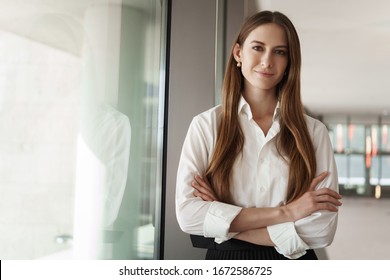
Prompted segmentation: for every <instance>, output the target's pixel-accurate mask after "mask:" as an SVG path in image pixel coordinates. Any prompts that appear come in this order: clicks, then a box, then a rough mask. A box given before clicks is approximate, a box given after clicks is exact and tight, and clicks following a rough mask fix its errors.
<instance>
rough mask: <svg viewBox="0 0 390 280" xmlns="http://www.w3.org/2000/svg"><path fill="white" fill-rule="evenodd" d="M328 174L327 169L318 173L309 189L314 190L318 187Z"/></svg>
mask: <svg viewBox="0 0 390 280" xmlns="http://www.w3.org/2000/svg"><path fill="white" fill-rule="evenodd" d="M328 175H329V172H327V171H325V172H322V173H321V174H320V175H318V176H317V177H315V178H314V179H313V181H312V182H311V184H310V188H309V190H314V189H315V187H316V186H317V185H318V184H319V183H320V182H321V181H323V180H324V179H325V178H326V176H328Z"/></svg>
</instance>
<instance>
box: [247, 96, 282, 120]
mask: <svg viewBox="0 0 390 280" xmlns="http://www.w3.org/2000/svg"><path fill="white" fill-rule="evenodd" d="M242 95H243V96H244V98H245V100H246V102H248V104H249V106H250V108H251V111H252V115H253V118H254V119H261V118H264V117H267V116H268V117H269V116H273V114H274V111H275V107H276V104H277V102H278V100H277V98H276V93H275V90H269V91H266V90H257V91H253V90H252V91H250V90H245V91H244V92H243V93H242Z"/></svg>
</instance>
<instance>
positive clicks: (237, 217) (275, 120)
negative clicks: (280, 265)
mask: <svg viewBox="0 0 390 280" xmlns="http://www.w3.org/2000/svg"><path fill="white" fill-rule="evenodd" d="M300 68H301V53H300V44H299V39H298V35H297V33H296V30H295V28H294V26H293V24H292V23H291V22H290V20H289V19H288V18H287V17H286V16H285V15H283V14H281V13H279V12H269V11H263V12H260V13H257V14H255V15H253V16H252V17H250V18H249V19H248V20H247V21H246V22H245V23H244V25H243V26H242V28H241V31H240V33H239V35H238V37H237V40H236V42H235V43H234V45H233V48H232V51H231V55H230V59H229V62H228V65H227V69H226V74H225V79H224V87H223V99H222V105H220V106H216V107H214V108H212V109H210V110H208V111H206V112H204V113H202V114H200V115H198V116H196V117H195V118H194V119H193V121H192V123H191V125H190V128H189V130H188V133H187V136H186V139H185V142H184V145H183V150H182V154H181V159H180V163H179V168H178V175H177V190H176V213H177V219H178V222H179V225H180V227H181V229H182V230H183V231H184V232H186V233H189V234H192V235H197V236H203V237H206V238H211V240H212V241H213V242H212V243H211V244H209V245H206V246H204V247H207V248H208V251H207V254H206V259H317V257H316V255H315V253H314V251H313V250H312V249H314V248H322V247H325V246H328V245H329V244H330V243H331V242H332V240H333V237H334V234H335V230H336V225H337V211H338V207H339V206H340V205H341V202H340V199H341V196H340V195H339V194H338V181H337V170H336V165H335V161H334V156H333V149H332V147H331V143H330V141H329V136H328V132H327V130H326V127H325V126H324V125H323V124H322V123H321V122H319V121H317V120H315V119H313V118H310V117H309V116H306V115H305V114H304V112H303V106H302V103H301V98H300ZM194 240H196V239H194ZM195 245H196V244H195ZM201 246H203V245H201Z"/></svg>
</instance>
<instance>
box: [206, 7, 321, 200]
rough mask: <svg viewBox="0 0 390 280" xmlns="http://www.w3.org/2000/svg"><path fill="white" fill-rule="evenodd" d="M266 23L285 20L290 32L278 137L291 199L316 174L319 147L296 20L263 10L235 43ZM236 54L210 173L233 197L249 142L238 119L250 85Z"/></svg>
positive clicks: (219, 189) (224, 196)
mask: <svg viewBox="0 0 390 280" xmlns="http://www.w3.org/2000/svg"><path fill="white" fill-rule="evenodd" d="M266 23H276V24H278V25H280V26H281V27H282V28H283V29H284V31H285V33H286V36H287V41H288V48H289V51H288V53H289V57H288V59H289V61H288V65H287V69H286V75H285V76H284V77H283V79H282V81H281V82H280V83H279V85H278V87H277V96H278V99H279V102H280V132H279V134H278V136H277V138H276V146H277V149H278V151H279V153H280V154H281V155H282V156H283V158H284V159H285V160H286V161H288V163H289V177H288V186H287V197H286V201H287V203H288V202H291V201H293V200H295V199H297V198H299V197H300V196H301V195H303V194H304V193H305V192H306V191H307V190H308V188H309V186H310V183H311V181H312V180H313V178H314V176H315V173H316V159H315V153H314V147H313V144H312V141H311V138H310V135H309V132H308V129H307V126H306V122H305V117H304V110H303V106H302V102H301V93H300V91H301V85H300V72H301V50H300V43H299V38H298V34H297V32H296V30H295V28H294V26H293V24H292V23H291V21H290V20H289V19H288V18H287V17H286V16H285V15H283V14H282V13H280V12H270V11H262V12H259V13H257V14H255V15H253V16H252V17H250V18H249V19H247V20H246V22H245V23H244V24H243V26H242V27H241V31H240V33H239V34H238V36H237V39H236V41H235V43H234V44H233V48H234V45H236V44H239V46H242V45H243V44H244V42H245V39H246V38H247V37H248V35H249V33H251V32H252V31H253V30H254V29H255V28H257V27H258V26H260V25H262V24H266ZM233 48H232V51H231V54H230V58H229V61H228V64H227V66H226V73H225V78H224V82H223V89H222V116H221V124H220V126H219V130H218V136H217V140H216V144H215V149H214V152H213V154H212V156H211V160H210V163H209V166H208V168H207V171H206V176H207V178H208V179H209V181H210V183H211V185H212V187H213V189H214V191H215V192H216V194H217V196H218V198H219V199H220V200H221V201H223V202H230V203H231V202H232V197H231V192H230V178H231V173H232V169H233V165H234V162H235V160H236V158H237V156H238V155H239V154H240V153H241V151H242V148H243V145H244V135H243V133H242V130H241V128H240V125H239V122H238V104H239V100H240V97H241V92H242V90H243V87H244V77H243V75H242V73H241V70H240V69H239V68H238V67H237V66H236V63H237V62H236V60H235V59H234V56H233Z"/></svg>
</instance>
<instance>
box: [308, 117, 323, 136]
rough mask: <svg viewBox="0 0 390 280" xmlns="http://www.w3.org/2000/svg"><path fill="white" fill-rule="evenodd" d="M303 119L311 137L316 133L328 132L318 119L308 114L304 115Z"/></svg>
mask: <svg viewBox="0 0 390 280" xmlns="http://www.w3.org/2000/svg"><path fill="white" fill-rule="evenodd" d="M305 120H306V125H307V129H308V131H309V133H310V135H311V136H312V137H313V136H316V135H318V134H319V133H320V134H323V133H328V128H327V127H326V125H325V124H323V123H322V122H321V121H320V120H318V119H315V118H313V117H310V116H308V115H305Z"/></svg>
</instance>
